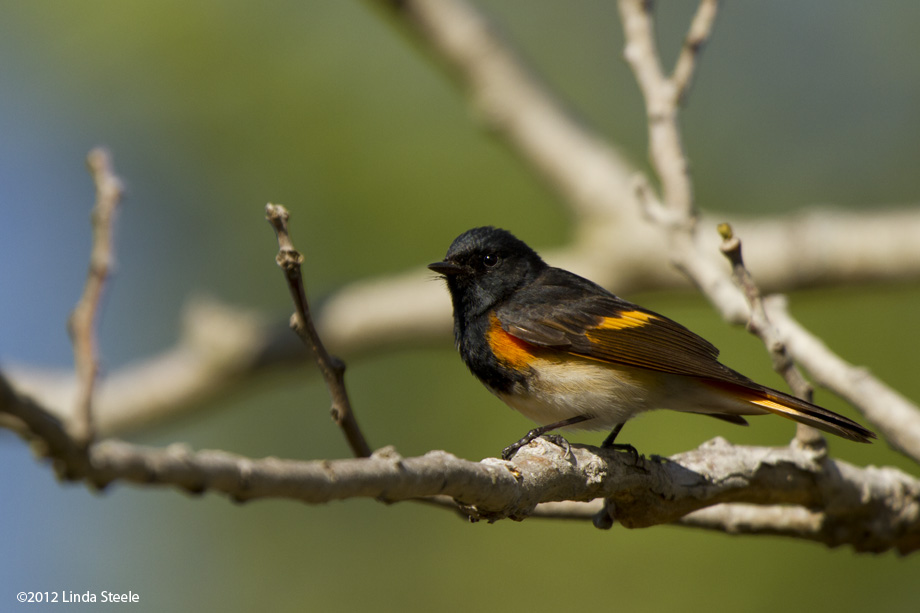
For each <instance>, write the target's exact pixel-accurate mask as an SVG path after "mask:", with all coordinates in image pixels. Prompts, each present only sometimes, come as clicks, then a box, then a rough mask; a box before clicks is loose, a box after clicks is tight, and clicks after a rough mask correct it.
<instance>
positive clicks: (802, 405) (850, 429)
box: [713, 381, 877, 443]
mask: <svg viewBox="0 0 920 613" xmlns="http://www.w3.org/2000/svg"><path fill="white" fill-rule="evenodd" d="M713 383H715V386H716V387H723V386H724V387H730V388H732V389H731V390H730V391H731V392H732V393H733V394H735V395H737V397H740V398H742V399H743V400H745V401H747V402H749V403H750V404H752V405H754V406H757V407H759V408H761V409H764V410H766V411H768V412H770V413H773V414H774V415H780V416H782V417H785V418H787V419H791V420H793V421H797V422H799V423H800V424H805V425H806V426H811V427H812V428H817V429H818V430H823V431H824V432H829V433H831V434H836V435H837V436H842V437H843V438H846V439H849V440H851V441H856V442H858V443H870V442H872V439H874V438H877V437H876V436H875V433H874V432H872V431H871V430H868V429H866V428H864V427H862V426H861V425H859V424H858V423H856V422H855V421H853V420H852V419H849V418H846V417H844V416H843V415H838V414H837V413H834V412H833V411H828V410H827V409H824V408H821V407H819V406H818V405H816V404H812V403H810V402H806V401H805V400H802V399H801V398H796V397H795V396H790V395H789V394H785V393H783V392H780V391H777V390H774V389H770V388H769V387H763V386H759V385H756V384H755V385H754V386H747V385H737V384H732V383H727V382H721V381H720V382H713ZM755 386H756V387H755Z"/></svg>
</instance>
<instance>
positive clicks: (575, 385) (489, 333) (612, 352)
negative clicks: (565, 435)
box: [428, 226, 875, 459]
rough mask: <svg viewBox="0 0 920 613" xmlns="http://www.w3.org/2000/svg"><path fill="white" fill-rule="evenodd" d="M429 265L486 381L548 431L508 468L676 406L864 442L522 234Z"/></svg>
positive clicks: (860, 434)
mask: <svg viewBox="0 0 920 613" xmlns="http://www.w3.org/2000/svg"><path fill="white" fill-rule="evenodd" d="M428 268H430V269H431V270H433V271H435V272H437V273H440V274H441V275H443V276H444V278H445V279H446V281H447V288H448V290H450V296H451V301H452V302H453V307H454V338H455V341H456V344H457V348H458V349H459V351H460V356H461V357H462V358H463V361H464V362H465V363H466V365H467V366H468V367H469V369H470V370H471V371H472V372H473V374H474V375H476V377H477V378H478V379H479V380H480V381H482V383H483V384H484V385H485V386H486V387H487V388H488V389H489V390H490V391H492V392H493V393H494V394H495V395H496V396H498V397H499V398H501V399H502V400H503V401H504V402H505V403H506V404H508V405H509V406H510V407H512V408H514V409H517V410H518V411H520V412H521V413H523V414H524V415H525V416H526V417H528V418H530V419H531V420H533V421H535V422H537V423H538V424H541V427H539V428H535V429H533V430H531V431H530V432H528V434H527V436H525V437H524V438H522V439H521V440H519V441H518V442H516V443H514V444H513V445H511V446H509V447H507V448H506V449H505V450H504V451H503V453H502V456H503V457H505V458H506V459H508V458H510V457H511V456H513V455H514V453H515V452H516V451H517V450H518V449H519V448H520V447H522V446H523V445H526V444H528V443H529V442H530V441H532V440H533V439H535V438H537V437H538V436H541V435H543V434H545V433H546V432H549V431H550V430H556V429H560V428H578V429H592V430H601V429H610V428H612V431H611V432H610V434H609V436H607V438H606V439H605V440H604V442H603V445H602V446H603V447H621V448H628V449H630V450H631V451H632V452H633V453H635V449H634V448H632V446H631V445H615V444H614V441H615V439H616V436H617V434H619V432H620V429H622V427H623V424H624V423H625V422H626V421H627V420H629V419H631V418H633V417H635V416H636V415H638V414H639V413H642V412H644V411H648V410H651V409H659V408H664V409H671V410H674V411H683V412H688V413H700V414H704V415H709V416H712V417H716V418H719V419H722V420H725V421H728V422H731V423H734V424H740V425H747V421H746V420H745V419H744V417H742V416H743V415H764V414H767V413H774V414H776V415H781V416H783V417H787V418H789V419H793V420H795V421H797V422H800V423H803V424H807V425H809V426H812V427H814V428H818V429H819V430H824V431H825V432H830V433H831V434H836V435H838V436H842V437H843V438H847V439H850V440H852V441H858V442H861V443H868V442H869V441H870V439H873V438H875V434H874V433H873V432H871V431H869V430H867V429H866V428H863V427H862V426H861V425H859V424H858V423H856V422H854V421H852V420H850V419H847V418H846V417H843V416H842V415H838V414H836V413H833V412H831V411H828V410H827V409H823V408H821V407H819V406H816V405H814V404H811V403H810V402H806V401H804V400H801V399H799V398H795V397H794V396H790V395H789V394H785V393H783V392H780V391H777V390H774V389H771V388H769V387H766V386H763V385H760V384H758V383H755V382H754V381H752V380H751V379H748V378H747V377H745V376H744V375H742V374H740V373H738V372H735V371H734V370H732V369H731V368H728V367H727V366H724V365H723V364H721V363H720V362H719V361H718V356H719V350H718V349H716V348H715V347H714V346H713V345H712V344H711V343H709V342H708V341H706V340H705V339H703V338H701V337H699V336H697V335H696V334H694V333H693V332H691V331H690V330H688V329H687V328H685V327H683V326H682V325H680V324H678V323H676V322H674V321H672V320H670V319H668V318H667V317H665V316H663V315H659V314H658V313H655V312H652V311H649V310H648V309H644V308H642V307H640V306H638V305H635V304H632V303H631V302H627V301H626V300H623V299H622V298H618V297H617V296H615V295H613V294H612V293H610V292H608V291H607V290H605V289H604V288H602V287H600V286H599V285H597V284H595V283H592V282H591V281H588V280H587V279H585V278H583V277H579V276H578V275H576V274H574V273H571V272H568V271H566V270H562V269H560V268H553V267H551V266H548V265H547V264H546V263H545V262H544V261H543V260H542V259H541V258H540V256H539V255H537V253H536V252H535V251H534V250H533V249H531V248H530V247H528V246H527V245H526V244H525V243H524V242H523V241H521V240H519V239H517V238H515V237H514V235H512V234H511V233H510V232H508V231H506V230H501V229H498V228H493V227H491V226H487V227H481V228H474V229H472V230H469V231H467V232H464V233H463V234H461V235H460V236H459V237H457V239H456V240H454V242H453V244H451V246H450V249H448V251H447V256H446V257H445V258H444V261H442V262H435V263H433V264H429V265H428Z"/></svg>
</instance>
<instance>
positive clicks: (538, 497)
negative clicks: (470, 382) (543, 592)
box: [0, 380, 920, 553]
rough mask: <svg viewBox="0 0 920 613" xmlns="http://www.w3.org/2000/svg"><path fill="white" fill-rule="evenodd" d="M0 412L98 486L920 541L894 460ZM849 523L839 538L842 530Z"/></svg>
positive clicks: (29, 407)
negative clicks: (357, 441)
mask: <svg viewBox="0 0 920 613" xmlns="http://www.w3.org/2000/svg"><path fill="white" fill-rule="evenodd" d="M0 415H3V416H4V417H5V422H8V423H7V425H11V424H16V426H15V428H14V429H16V430H17V431H18V432H19V433H20V434H21V435H22V436H23V437H24V438H26V439H27V440H30V441H32V442H35V443H36V444H37V451H38V452H39V453H40V455H43V456H46V457H49V458H51V459H52V460H53V461H54V463H55V467H56V469H57V471H58V473H59V474H60V475H62V476H63V477H64V478H67V479H72V480H83V481H86V482H88V483H90V484H92V485H94V486H97V487H105V486H107V485H109V484H110V483H113V482H116V481H127V482H131V483H135V484H140V485H145V486H151V485H168V486H173V487H177V488H180V489H183V490H185V491H189V492H194V493H202V492H206V491H215V492H220V493H223V494H225V495H227V496H229V497H231V498H233V499H234V500H238V501H245V500H253V499H259V498H284V499H293V500H300V501H302V502H307V503H311V504H316V503H323V502H329V501H332V500H342V499H347V498H355V497H365V498H377V499H381V500H386V501H390V502H393V501H399V500H407V499H414V498H424V497H432V496H449V497H451V498H453V499H455V500H456V501H457V502H458V504H459V505H460V508H461V509H462V510H463V511H464V512H465V513H466V514H467V515H469V516H470V517H471V518H473V519H485V520H488V521H495V520H499V519H505V518H511V519H523V518H525V517H528V516H530V515H532V514H534V513H535V509H536V508H537V506H538V505H539V504H540V503H545V502H558V501H575V502H579V501H591V500H594V499H596V498H605V499H606V500H607V506H606V509H607V511H608V512H609V513H610V514H611V515H612V517H613V519H614V520H616V521H617V522H619V523H620V524H622V525H623V526H626V527H628V528H641V527H648V526H653V525H658V524H664V523H671V522H674V521H676V520H678V519H680V518H681V517H683V516H685V515H687V514H688V513H691V512H693V511H696V510H699V509H703V508H706V507H710V506H712V505H716V504H719V503H726V502H732V503H739V502H740V503H748V504H758V505H777V504H786V505H796V506H798V507H802V508H805V509H808V510H809V511H810V512H812V513H820V514H821V518H822V519H821V521H822V529H825V530H827V529H828V528H827V526H833V527H834V529H833V530H831V531H830V532H832V533H833V535H835V536H834V538H836V539H838V541H837V542H835V543H834V544H841V543H842V542H846V543H847V544H850V545H852V546H853V547H854V548H855V549H856V550H858V551H873V552H878V551H885V550H887V549H897V550H898V551H900V552H901V553H909V552H912V551H915V550H916V549H918V548H920V481H918V480H916V479H914V478H912V477H910V476H908V475H906V474H904V473H902V472H900V471H898V470H896V469H893V468H874V467H869V468H857V467H855V466H853V465H850V464H847V463H846V462H841V461H835V460H830V459H828V458H826V457H824V456H822V455H820V454H817V453H815V452H813V451H810V450H806V449H804V448H799V447H795V446H793V447H788V448H768V447H741V446H734V445H731V444H729V443H728V442H726V441H725V440H723V439H715V440H713V441H710V442H709V443H707V444H705V445H703V446H702V447H700V448H699V449H697V450H694V451H690V452H687V453H682V454H678V455H676V456H673V457H672V458H668V459H664V458H657V457H653V458H651V459H647V458H645V457H644V456H643V457H640V458H639V459H638V461H637V462H636V463H635V464H633V461H632V457H631V456H630V455H629V454H619V453H616V452H614V451H611V450H601V449H598V448H595V447H587V446H578V445H573V446H572V447H571V449H570V451H569V452H568V453H566V451H565V450H563V449H562V448H560V447H558V446H557V445H555V444H553V443H550V442H548V441H546V440H544V439H537V440H536V441H534V442H533V443H532V444H531V445H528V446H527V447H525V448H523V449H522V450H521V451H520V452H518V454H517V455H516V456H515V457H514V459H513V460H512V461H511V462H506V461H503V460H498V459H494V458H487V459H485V460H483V461H481V462H470V461H467V460H462V459H459V458H456V457H454V456H453V455H451V454H449V453H446V452H443V451H432V452H429V453H427V454H425V455H424V456H421V457H416V458H402V457H400V456H399V455H398V454H397V453H396V452H395V451H394V450H392V449H390V448H386V449H383V450H378V451H377V452H376V453H375V454H374V455H373V456H372V457H371V458H360V459H350V460H323V461H297V460H281V459H277V458H265V459H252V458H246V457H242V456H238V455H234V454H230V453H226V452H221V451H199V452H193V451H191V450H189V449H188V448H186V447H184V446H181V445H174V446H170V447H167V448H165V449H155V448H149V447H142V446H137V445H131V444H128V443H123V442H119V441H114V440H109V441H103V442H100V443H96V444H93V445H91V446H90V447H89V448H88V449H87V448H84V447H81V446H78V445H77V444H75V443H74V442H73V441H72V440H71V439H70V438H69V437H68V436H67V433H66V431H65V429H64V428H63V425H62V424H61V422H60V421H59V420H57V419H55V418H54V417H53V416H50V415H48V414H47V413H46V412H45V411H44V410H43V409H42V408H41V407H40V406H38V405H37V404H35V403H34V402H33V401H31V400H30V399H28V398H25V397H23V396H22V395H20V394H17V393H16V392H15V391H14V390H13V389H12V388H11V387H9V386H8V385H7V384H6V382H5V381H3V380H0ZM841 535H846V539H845V540H840V539H841V538H842V537H841Z"/></svg>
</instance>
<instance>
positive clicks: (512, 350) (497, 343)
mask: <svg viewBox="0 0 920 613" xmlns="http://www.w3.org/2000/svg"><path fill="white" fill-rule="evenodd" d="M490 323H491V325H490V326H489V332H488V333H487V335H486V337H487V339H488V341H489V347H491V348H492V353H494V354H495V357H496V358H498V360H499V361H500V362H503V363H505V364H507V365H508V366H510V367H511V368H514V369H517V370H523V369H525V368H527V367H528V366H530V364H531V362H532V361H533V359H534V354H533V352H532V351H533V346H532V345H531V344H530V343H527V342H525V341H522V340H521V339H519V338H516V337H514V336H512V335H510V334H508V333H507V332H505V331H504V330H503V329H502V326H501V323H500V322H499V321H498V318H497V317H496V316H495V315H492V318H491V320H490Z"/></svg>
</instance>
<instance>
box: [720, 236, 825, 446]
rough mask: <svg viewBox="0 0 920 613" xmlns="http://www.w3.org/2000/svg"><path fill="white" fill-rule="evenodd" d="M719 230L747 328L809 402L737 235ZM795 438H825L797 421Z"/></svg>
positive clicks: (817, 441)
mask: <svg viewBox="0 0 920 613" xmlns="http://www.w3.org/2000/svg"><path fill="white" fill-rule="evenodd" d="M718 230H719V234H721V235H722V245H721V246H720V247H719V249H720V250H721V251H722V253H723V254H724V255H725V257H726V258H728V261H729V262H731V265H732V277H733V278H734V280H735V283H736V284H737V285H738V287H739V288H741V291H742V292H744V297H745V298H746V299H747V302H748V306H749V307H750V309H751V318H750V319H749V320H748V325H747V328H748V331H750V332H751V333H752V334H754V335H756V336H757V337H758V338H759V339H760V340H761V341H763V344H764V346H765V347H766V349H767V353H769V354H770V358H771V359H772V360H773V369H774V370H775V371H776V372H778V373H779V374H780V375H781V376H782V377H783V379H785V380H786V383H787V384H788V385H789V388H790V389H791V390H792V393H793V394H795V395H796V396H798V397H799V398H803V399H805V400H807V401H809V402H811V401H812V399H813V396H814V393H813V392H814V390H813V389H812V387H811V384H810V383H808V381H806V380H805V377H803V376H802V373H801V372H800V371H799V369H798V368H796V366H795V362H793V361H792V357H790V355H789V352H787V351H786V346H785V345H783V343H782V341H780V340H779V333H778V332H777V330H776V327H775V326H774V325H773V324H771V323H770V319H769V318H768V317H767V312H766V311H765V310H764V306H763V299H762V298H761V295H760V289H759V288H758V287H757V284H756V283H755V282H754V277H753V276H752V275H751V273H750V271H749V270H748V269H747V267H746V266H745V265H744V257H743V256H742V254H741V239H740V238H738V237H737V236H735V234H734V232H733V231H732V227H731V225H730V224H727V223H722V224H719V228H718ZM796 440H797V441H798V442H799V444H800V445H806V446H810V447H816V448H817V447H824V446H826V442H825V441H824V437H823V436H822V435H821V433H820V432H818V430H817V429H815V428H811V427H809V426H806V425H804V424H798V426H797V430H796Z"/></svg>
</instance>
